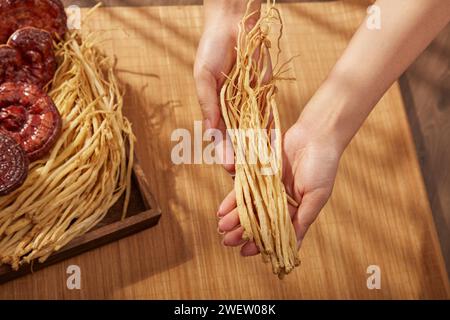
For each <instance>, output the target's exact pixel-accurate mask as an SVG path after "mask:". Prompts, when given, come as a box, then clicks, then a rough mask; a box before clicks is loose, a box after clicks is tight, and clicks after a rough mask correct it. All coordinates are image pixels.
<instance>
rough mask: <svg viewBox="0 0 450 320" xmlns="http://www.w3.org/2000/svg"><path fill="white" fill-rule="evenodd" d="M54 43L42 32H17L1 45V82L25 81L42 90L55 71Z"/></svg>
mask: <svg viewBox="0 0 450 320" xmlns="http://www.w3.org/2000/svg"><path fill="white" fill-rule="evenodd" d="M56 66H57V64H56V58H55V53H54V52H53V42H52V37H51V36H50V34H49V33H48V32H47V31H45V30H40V29H36V28H32V27H26V28H22V29H19V30H17V31H16V32H14V33H13V34H12V35H11V37H10V38H9V40H8V42H7V44H6V45H1V46H0V83H3V82H27V83H33V84H35V85H37V86H39V87H41V88H42V87H44V86H45V85H46V84H47V83H48V82H50V81H51V80H52V79H53V76H54V75H55V72H56Z"/></svg>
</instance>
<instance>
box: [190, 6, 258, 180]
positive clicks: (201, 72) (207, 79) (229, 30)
mask: <svg viewBox="0 0 450 320" xmlns="http://www.w3.org/2000/svg"><path fill="white" fill-rule="evenodd" d="M252 5H253V6H254V7H255V8H254V10H258V8H259V7H260V6H261V1H254V3H253V4H252ZM246 6H247V3H246V1H241V0H227V1H221V0H214V1H205V26H204V31H203V35H202V37H201V40H200V44H199V47H198V50H197V56H196V59H195V65H194V78H195V84H196V88H197V96H198V100H199V103H200V107H201V109H202V113H203V118H204V126H205V128H206V129H213V128H214V129H219V130H221V131H222V136H223V137H224V138H225V137H226V135H225V132H226V126H225V123H224V121H223V120H222V117H221V111H220V104H219V94H220V89H221V88H222V85H223V83H224V81H225V75H226V74H228V73H229V72H230V71H231V69H232V68H233V66H234V64H235V62H236V50H235V47H236V40H237V36H238V25H239V23H240V21H241V19H242V18H243V16H244V14H245V11H246ZM257 18H258V16H257V15H253V16H252V17H251V18H250V19H249V20H248V21H247V23H248V24H249V26H251V24H252V23H253V24H254V23H255V22H256V21H257ZM216 152H217V155H218V158H219V159H221V160H222V163H223V166H224V168H225V169H226V170H227V171H229V172H232V171H234V164H233V158H234V155H233V149H232V146H231V144H229V143H225V140H223V141H216Z"/></svg>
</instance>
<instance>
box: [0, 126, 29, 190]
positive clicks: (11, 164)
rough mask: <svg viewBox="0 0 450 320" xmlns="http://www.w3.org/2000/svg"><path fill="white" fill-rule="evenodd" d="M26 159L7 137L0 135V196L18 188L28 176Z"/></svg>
mask: <svg viewBox="0 0 450 320" xmlns="http://www.w3.org/2000/svg"><path fill="white" fill-rule="evenodd" d="M28 163H29V162H28V157H27V155H26V153H25V151H24V150H23V149H22V147H21V146H20V145H19V144H18V143H17V142H16V141H15V140H14V139H13V138H11V137H9V136H8V135H5V134H2V133H0V196H3V195H6V194H8V193H11V192H13V191H14V190H16V189H17V188H19V187H20V186H21V185H22V184H23V183H24V182H25V179H26V178H27V175H28Z"/></svg>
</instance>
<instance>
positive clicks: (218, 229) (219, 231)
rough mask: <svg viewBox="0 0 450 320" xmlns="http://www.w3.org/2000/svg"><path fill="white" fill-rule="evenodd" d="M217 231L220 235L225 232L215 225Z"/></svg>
mask: <svg viewBox="0 0 450 320" xmlns="http://www.w3.org/2000/svg"><path fill="white" fill-rule="evenodd" d="M217 233H218V234H220V235H221V236H222V235H224V234H225V231H222V230H220V228H219V227H217Z"/></svg>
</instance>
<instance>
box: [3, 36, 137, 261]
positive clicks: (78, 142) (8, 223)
mask: <svg viewBox="0 0 450 320" xmlns="http://www.w3.org/2000/svg"><path fill="white" fill-rule="evenodd" d="M97 44H98V40H97V37H96V36H95V35H94V34H89V35H87V36H84V37H82V36H81V34H80V33H79V32H71V33H70V34H68V35H67V36H66V40H65V41H64V42H62V43H61V44H59V45H58V47H57V49H56V56H57V58H58V59H59V61H60V65H59V68H58V70H57V72H56V74H55V77H54V80H53V84H52V88H53V89H52V90H51V91H50V92H49V95H50V96H51V97H52V99H53V101H54V102H55V104H56V106H57V107H58V109H59V112H60V114H61V116H62V119H63V130H62V134H61V137H60V138H59V140H58V141H57V143H56V145H55V146H54V148H53V149H52V151H51V153H50V155H49V156H48V157H47V158H45V159H42V160H39V161H37V162H35V163H33V164H32V165H31V166H30V172H29V177H28V179H27V180H26V182H25V184H24V185H23V186H22V187H21V188H20V189H18V190H16V191H15V192H13V193H12V194H10V195H8V196H5V197H1V198H0V264H2V263H7V264H10V265H11V266H12V267H13V268H14V269H17V268H18V267H19V266H20V265H21V264H23V263H29V262H31V261H32V260H34V259H39V261H44V260H45V259H46V258H48V256H49V255H50V254H52V253H53V252H55V251H56V250H59V249H60V248H62V247H63V246H64V245H66V244H67V243H69V242H70V241H71V240H72V239H74V238H75V237H77V236H79V235H82V234H84V233H86V232H87V231H88V230H90V229H91V228H92V227H94V226H95V225H96V224H97V223H98V222H100V221H101V220H102V219H103V218H104V216H105V215H106V213H107V212H108V210H109V209H110V208H111V207H112V206H113V205H114V204H115V203H116V202H117V201H118V200H119V198H120V197H121V196H122V195H124V194H125V204H124V208H123V210H124V211H123V215H125V213H126V211H127V206H128V202H129V196H130V181H131V173H132V164H133V154H134V140H135V138H134V135H133V132H132V129H131V124H130V122H129V121H128V120H127V119H126V118H125V117H124V116H123V114H122V106H123V100H122V94H121V92H120V90H119V86H118V83H117V80H116V77H115V75H114V72H113V61H111V59H109V58H107V57H106V56H105V55H103V54H102V53H101V52H100V51H99V50H98V49H97Z"/></svg>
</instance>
